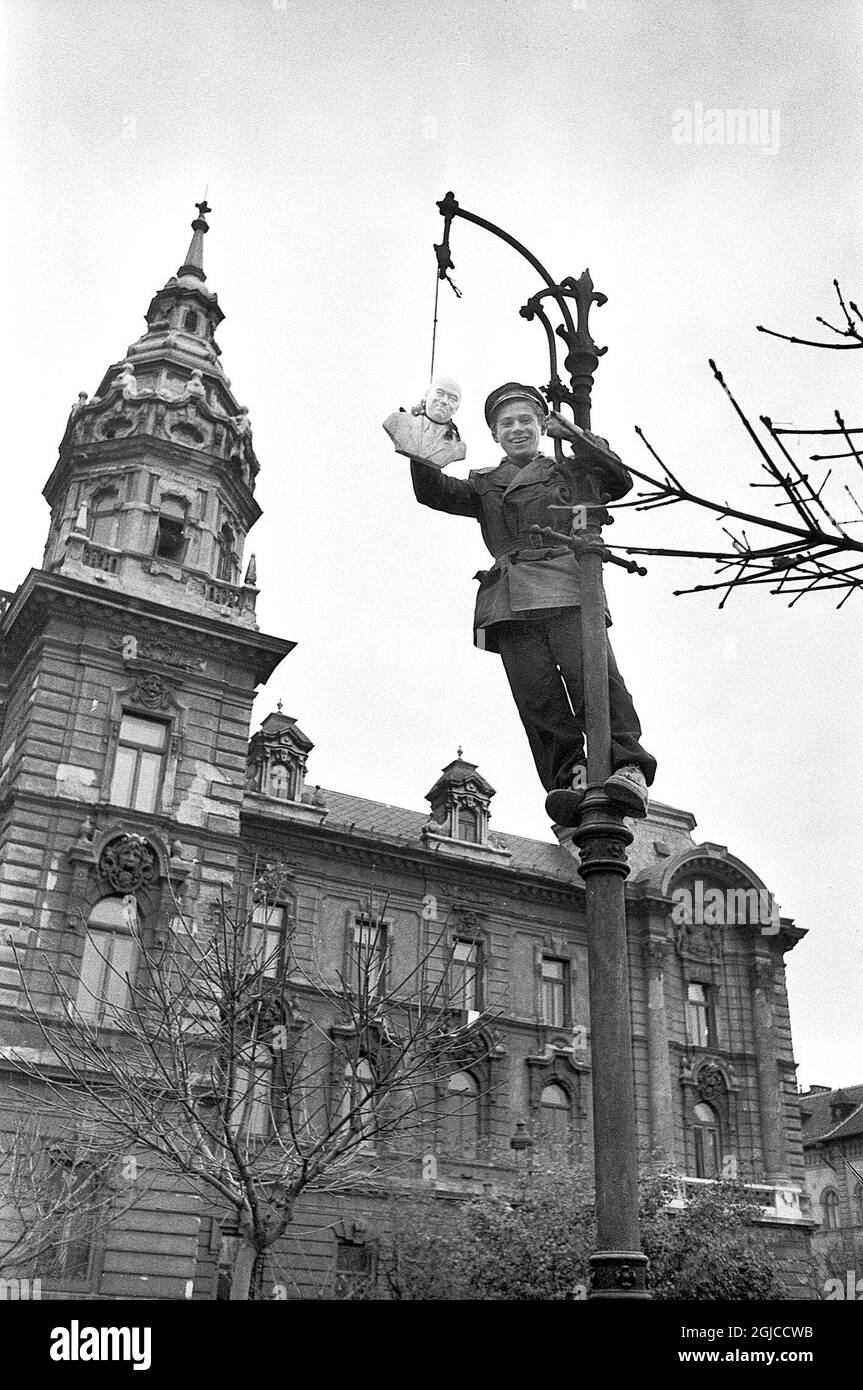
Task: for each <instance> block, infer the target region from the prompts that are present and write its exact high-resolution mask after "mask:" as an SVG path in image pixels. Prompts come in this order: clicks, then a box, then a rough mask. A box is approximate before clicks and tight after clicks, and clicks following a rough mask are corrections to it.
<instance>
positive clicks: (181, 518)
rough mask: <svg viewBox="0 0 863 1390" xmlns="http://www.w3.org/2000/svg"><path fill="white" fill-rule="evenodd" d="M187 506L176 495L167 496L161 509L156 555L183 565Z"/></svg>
mask: <svg viewBox="0 0 863 1390" xmlns="http://www.w3.org/2000/svg"><path fill="white" fill-rule="evenodd" d="M187 544H188V537H187V536H186V507H185V504H184V503H183V502H180V501H179V500H178V499H177V498H175V497H165V498H164V499H163V501H162V506H161V508H160V511H159V528H158V531H157V533H156V549H155V555H156V557H157V558H158V559H160V560H171V561H173V562H174V564H176V565H181V564H182V563H183V560H184V559H185V555H186V545H187Z"/></svg>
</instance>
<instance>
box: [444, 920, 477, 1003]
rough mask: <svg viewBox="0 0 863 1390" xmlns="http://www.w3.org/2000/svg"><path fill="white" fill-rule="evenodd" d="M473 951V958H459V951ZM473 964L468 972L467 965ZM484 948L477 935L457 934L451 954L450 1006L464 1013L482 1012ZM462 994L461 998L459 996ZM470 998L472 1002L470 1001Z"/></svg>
mask: <svg viewBox="0 0 863 1390" xmlns="http://www.w3.org/2000/svg"><path fill="white" fill-rule="evenodd" d="M459 950H467V951H469V952H473V960H471V959H470V958H468V959H467V960H463V961H462V960H459V959H458V958H457V952H458V951H459ZM470 965H473V970H472V971H471V972H470V974H468V969H467V967H468V966H470ZM483 965H484V961H483V949H482V942H481V941H480V940H479V939H478V938H477V937H469V936H456V937H455V938H454V939H453V943H452V950H451V954H450V990H449V994H450V998H449V1003H450V1007H451V1008H454V1009H459V1010H460V1011H461V1012H463V1013H481V1012H482V1008H483V1002H482V1001H483V983H484V981H483ZM459 995H461V998H459ZM469 1000H470V1001H471V1002H469Z"/></svg>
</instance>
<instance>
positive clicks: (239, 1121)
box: [231, 1061, 273, 1135]
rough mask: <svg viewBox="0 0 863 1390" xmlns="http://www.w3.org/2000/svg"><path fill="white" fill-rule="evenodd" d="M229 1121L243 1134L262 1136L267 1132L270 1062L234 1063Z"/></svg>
mask: <svg viewBox="0 0 863 1390" xmlns="http://www.w3.org/2000/svg"><path fill="white" fill-rule="evenodd" d="M234 1076H235V1079H234V1104H233V1107H232V1111H231V1120H232V1122H233V1124H234V1126H235V1127H236V1129H238V1130H241V1131H242V1132H243V1133H244V1134H252V1135H264V1134H266V1133H267V1132H268V1130H269V1128H270V1109H271V1092H272V1084H273V1068H272V1063H271V1062H259V1061H255V1063H254V1065H252V1066H244V1065H241V1064H240V1063H237V1066H236V1068H235V1073H234Z"/></svg>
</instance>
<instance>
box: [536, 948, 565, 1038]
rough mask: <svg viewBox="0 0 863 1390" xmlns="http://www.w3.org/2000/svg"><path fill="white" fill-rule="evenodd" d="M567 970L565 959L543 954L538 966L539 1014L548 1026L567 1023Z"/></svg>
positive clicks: (563, 1025) (552, 1026)
mask: <svg viewBox="0 0 863 1390" xmlns="http://www.w3.org/2000/svg"><path fill="white" fill-rule="evenodd" d="M568 977H569V971H568V968H567V963H566V961H565V960H552V958H551V957H550V956H543V958H542V965H541V967H540V997H539V1016H540V1020H541V1022H543V1023H545V1024H547V1026H548V1027H549V1028H565V1027H566V1024H567V1007H566V994H567V988H566V987H567V984H568Z"/></svg>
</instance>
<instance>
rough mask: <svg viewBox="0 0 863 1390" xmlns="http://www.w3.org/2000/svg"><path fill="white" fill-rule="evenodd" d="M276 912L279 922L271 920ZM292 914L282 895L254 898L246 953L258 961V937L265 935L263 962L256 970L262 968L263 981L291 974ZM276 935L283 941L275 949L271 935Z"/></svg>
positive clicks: (247, 933)
mask: <svg viewBox="0 0 863 1390" xmlns="http://www.w3.org/2000/svg"><path fill="white" fill-rule="evenodd" d="M259 913H265V914H266V916H265V917H264V918H263V920H262V919H261V917H260V916H258V915H257V914H259ZM273 913H275V914H277V916H276V919H275V922H273V921H271V920H270V918H271V915H272V914H273ZM290 915H291V914H290V904H289V903H288V902H287V901H285V900H284V899H282V898H259V899H258V900H257V901H254V900H253V901H252V905H251V910H250V912H249V920H248V925H247V930H246V952H247V954H248V955H249V957H250V959H252V960H253V961H256V960H257V956H258V944H257V939H258V938H261V937H262V938H263V946H264V955H263V957H262V963H261V964H257V965H256V969H258V970H259V971H260V974H261V982H262V983H263V982H264V981H267V980H270V981H273V980H279V979H282V978H284V976H285V975H286V974H287V969H288V950H287V947H288V924H289V921H290ZM276 936H277V937H278V938H279V942H278V947H277V948H276V949H275V950H274V949H273V948H271V946H270V944H269V942H270V938H271V937H276ZM264 967H266V968H264Z"/></svg>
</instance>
